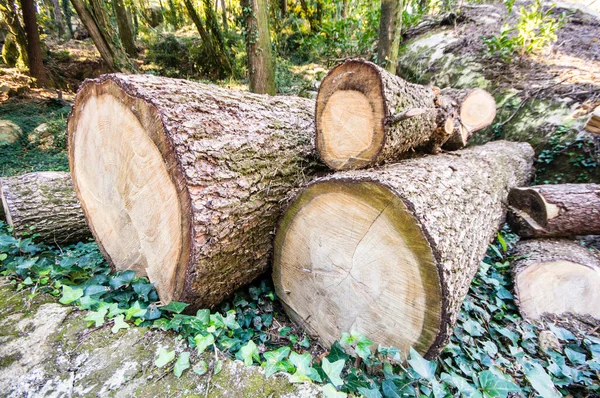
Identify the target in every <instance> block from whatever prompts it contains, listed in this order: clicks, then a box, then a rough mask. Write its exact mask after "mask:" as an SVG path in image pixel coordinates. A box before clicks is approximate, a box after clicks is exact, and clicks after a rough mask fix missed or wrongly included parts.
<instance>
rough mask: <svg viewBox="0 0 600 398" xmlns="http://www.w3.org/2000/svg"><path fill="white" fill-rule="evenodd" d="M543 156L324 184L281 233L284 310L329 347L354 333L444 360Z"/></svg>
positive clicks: (520, 151)
mask: <svg viewBox="0 0 600 398" xmlns="http://www.w3.org/2000/svg"><path fill="white" fill-rule="evenodd" d="M533 157H534V152H533V149H532V148H531V146H530V145H529V144H525V143H511V142H506V141H497V142H494V143H489V144H487V145H484V146H479V147H473V148H468V149H464V150H462V151H460V152H459V155H458V156H456V155H453V154H443V155H436V156H426V157H421V158H415V159H408V160H405V161H402V162H400V163H397V164H392V165H388V166H384V167H382V168H379V169H369V170H360V171H345V172H339V173H336V174H333V175H331V176H327V177H323V178H319V179H316V180H314V181H313V182H312V183H311V184H310V185H309V186H308V187H307V188H306V189H305V190H304V191H303V192H301V193H300V194H299V195H298V196H297V197H296V198H295V199H294V200H293V201H292V202H291V205H290V206H289V207H288V209H287V210H286V211H285V212H284V214H283V216H282V218H281V220H280V222H279V226H278V229H277V233H276V237H275V252H274V260H273V281H274V284H275V290H276V293H277V296H278V297H279V298H280V299H281V301H282V302H283V304H284V308H285V309H286V312H287V313H288V315H289V316H290V317H291V318H292V319H293V320H294V321H296V322H297V323H299V324H300V325H302V326H304V327H305V328H306V329H307V330H308V331H309V332H310V333H312V334H313V335H315V336H317V337H318V338H319V339H320V340H321V341H322V342H323V343H325V344H327V345H329V344H331V343H332V342H333V341H335V340H336V339H339V338H340V337H341V335H342V333H343V332H349V331H356V332H359V333H361V334H363V335H365V336H366V337H368V338H369V339H371V340H372V341H374V342H375V343H378V344H382V345H384V346H393V347H396V348H398V349H400V350H401V352H403V353H404V354H407V353H408V352H409V347H413V348H415V349H416V350H417V351H419V352H420V353H421V354H423V355H426V356H427V357H428V358H432V357H435V356H436V355H437V354H438V353H439V352H440V350H441V349H442V347H443V346H444V345H445V344H446V342H447V340H448V338H449V337H450V335H451V334H452V327H453V325H454V323H455V321H456V317H457V315H458V312H459V309H460V306H461V304H462V302H463V299H464V297H465V295H466V294H467V291H468V289H469V285H470V283H471V280H472V278H473V277H474V275H475V273H476V272H477V269H478V267H479V264H480V262H481V260H482V258H483V257H484V255H485V252H486V250H487V247H488V244H489V243H490V241H491V240H492V239H493V238H494V236H495V235H496V233H497V231H498V228H499V227H500V225H501V224H502V222H503V220H504V216H505V205H504V202H505V200H506V196H507V195H508V190H509V189H510V187H512V186H515V185H522V184H525V183H527V181H528V180H529V178H530V176H531V174H532V163H533ZM473 226H477V227H476V228H474V227H473Z"/></svg>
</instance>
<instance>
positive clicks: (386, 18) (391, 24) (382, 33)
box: [377, 0, 404, 74]
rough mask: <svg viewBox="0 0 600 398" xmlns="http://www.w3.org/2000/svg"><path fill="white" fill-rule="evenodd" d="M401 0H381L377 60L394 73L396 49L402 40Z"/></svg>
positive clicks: (402, 6) (396, 62) (396, 61)
mask: <svg viewBox="0 0 600 398" xmlns="http://www.w3.org/2000/svg"><path fill="white" fill-rule="evenodd" d="M403 9H404V1H403V0H381V17H380V20H379V44H378V45H377V60H378V61H379V64H380V65H381V66H383V67H384V68H385V70H387V71H388V72H390V73H393V74H396V67H397V65H398V50H399V48H400V40H402V10H403Z"/></svg>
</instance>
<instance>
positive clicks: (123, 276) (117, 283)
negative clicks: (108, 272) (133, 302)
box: [108, 270, 135, 290]
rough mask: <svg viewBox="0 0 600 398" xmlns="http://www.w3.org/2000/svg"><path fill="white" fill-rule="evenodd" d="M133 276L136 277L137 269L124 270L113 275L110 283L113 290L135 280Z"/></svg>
mask: <svg viewBox="0 0 600 398" xmlns="http://www.w3.org/2000/svg"><path fill="white" fill-rule="evenodd" d="M133 278H135V271H131V270H129V271H124V272H121V273H119V274H117V275H114V276H113V277H111V278H110V281H109V282H108V285H109V286H110V287H111V288H112V289H113V290H117V289H118V288H120V287H121V286H127V285H129V284H130V283H131V281H133Z"/></svg>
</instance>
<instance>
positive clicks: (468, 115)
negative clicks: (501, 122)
mask: <svg viewBox="0 0 600 398" xmlns="http://www.w3.org/2000/svg"><path fill="white" fill-rule="evenodd" d="M495 117H496V100H494V97H492V96H491V95H490V93H488V92H487V91H485V90H482V89H475V90H473V91H472V92H471V93H470V94H469V95H468V96H467V97H466V98H465V100H464V102H463V103H462V105H461V107H460V122H461V124H462V125H463V126H464V128H466V129H467V130H468V131H470V132H475V131H478V130H481V129H482V128H484V127H486V126H489V125H490V124H491V123H492V121H493V120H494V118H495Z"/></svg>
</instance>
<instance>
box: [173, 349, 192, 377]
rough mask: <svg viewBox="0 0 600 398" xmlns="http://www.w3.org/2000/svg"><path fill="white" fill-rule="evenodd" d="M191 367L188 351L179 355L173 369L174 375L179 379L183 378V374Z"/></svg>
mask: <svg viewBox="0 0 600 398" xmlns="http://www.w3.org/2000/svg"><path fill="white" fill-rule="evenodd" d="M189 367H190V353H189V352H187V351H184V352H182V353H181V354H179V358H177V362H175V366H174V367H173V374H175V376H177V377H181V375H182V374H183V372H184V371H185V370H186V369H188V368H189Z"/></svg>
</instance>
